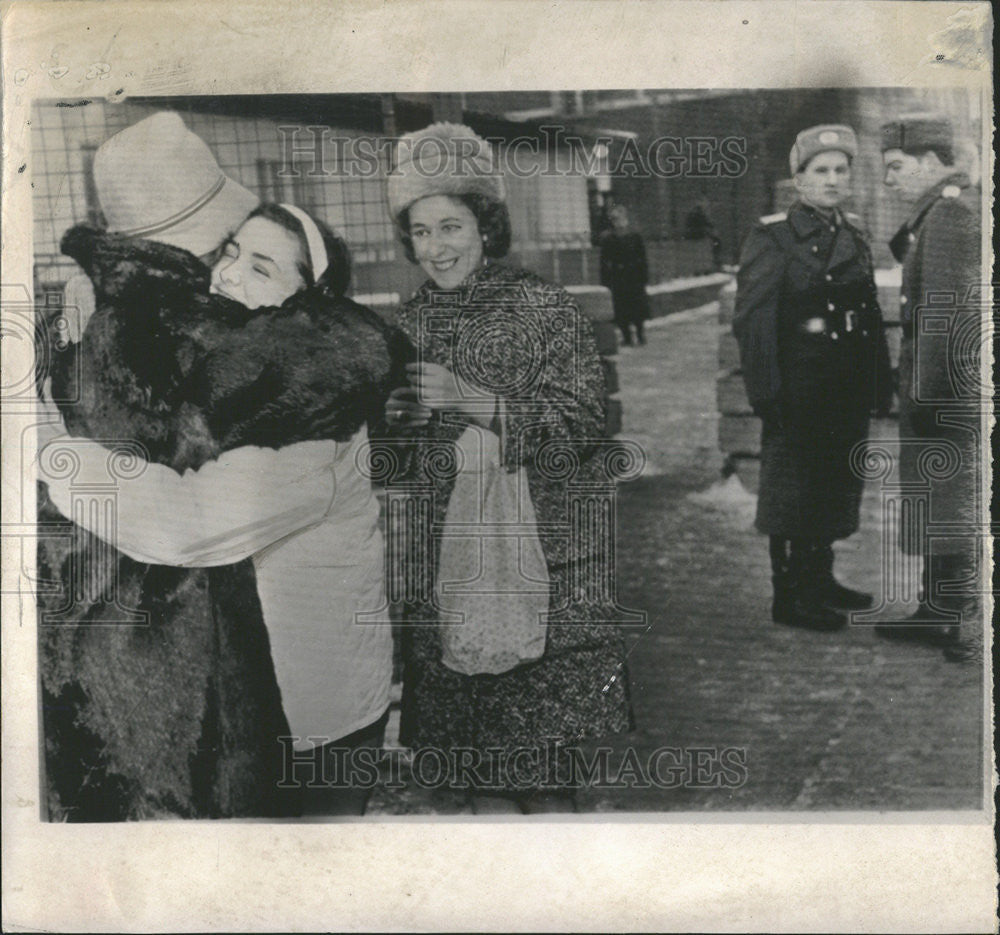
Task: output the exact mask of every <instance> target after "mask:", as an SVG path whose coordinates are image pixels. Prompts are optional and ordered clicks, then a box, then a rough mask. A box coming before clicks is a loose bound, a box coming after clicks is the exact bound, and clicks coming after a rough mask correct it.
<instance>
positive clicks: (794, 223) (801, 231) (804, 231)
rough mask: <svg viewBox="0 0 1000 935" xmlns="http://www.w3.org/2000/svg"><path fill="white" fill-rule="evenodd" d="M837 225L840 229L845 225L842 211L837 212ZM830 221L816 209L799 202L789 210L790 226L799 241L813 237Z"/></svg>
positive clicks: (835, 214) (835, 213)
mask: <svg viewBox="0 0 1000 935" xmlns="http://www.w3.org/2000/svg"><path fill="white" fill-rule="evenodd" d="M834 216H835V218H836V221H835V223H836V224H837V227H838V228H839V227H840V226H841V225H842V224H843V219H844V216H843V214H842V213H841V212H840V211H835V212H834ZM829 223H830V222H829V220H828V219H827V218H825V217H823V216H822V215H821V214H820V213H819V212H818V211H817V210H816V209H815V208H810V207H809V205H807V204H805V203H803V202H801V201H797V202H795V204H793V205H792V206H791V207H790V208H789V209H788V225H789V227H791V229H792V230H793V231H794V232H795V236H796V237H798V238H799V240H805V239H806V237H811V236H812V235H813V234H815V233H816V232H817V231H818V230H821V229H822V228H824V227H827V226H828V225H829Z"/></svg>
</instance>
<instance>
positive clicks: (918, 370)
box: [877, 115, 983, 662]
mask: <svg viewBox="0 0 1000 935" xmlns="http://www.w3.org/2000/svg"><path fill="white" fill-rule="evenodd" d="M953 136H954V134H953V129H952V126H951V123H950V122H949V121H948V120H947V119H946V118H944V117H940V116H936V115H911V116H907V117H903V118H901V119H899V120H897V121H894V122H892V123H889V124H886V125H885V126H884V127H883V128H882V158H883V162H884V164H885V184H886V186H887V187H888V188H890V189H891V190H892V191H894V192H895V193H896V194H897V195H898V196H899V197H900V199H901V200H902V201H904V202H907V203H909V204H911V205H912V206H913V209H912V212H911V214H910V216H909V217H908V218H907V220H906V223H905V224H904V225H903V226H902V227H901V228H900V230H899V232H898V233H897V234H896V235H895V237H893V239H892V241H891V242H890V248H891V249H892V252H893V255H894V256H895V257H896V259H897V260H899V261H900V262H901V263H902V264H903V280H902V287H901V290H900V304H901V313H900V321H901V323H902V332H903V337H902V343H901V346H900V355H899V438H900V480H901V481H902V483H904V484H908V483H909V484H919V485H921V486H924V487H927V486H928V485H929V499H928V507H929V510H928V514H929V516H928V519H929V520H930V521H931V522H933V523H935V524H947V525H949V526H950V527H951V529H952V535H950V536H946V537H945V536H939V537H936V538H935V543H934V548H933V550H932V549H931V548H930V543H929V538H928V536H927V534H926V530H925V529H921V528H919V527H918V526H917V525H916V524H915V521H914V518H913V517H909V516H907V514H905V513H904V514H903V517H904V520H910V521H909V522H904V524H903V527H902V529H901V541H900V546H901V548H902V549H903V551H904V552H908V553H909V554H911V555H912V554H917V555H921V556H923V560H924V593H923V596H922V600H921V602H920V606H919V608H918V609H917V611H916V613H914V614H913V615H912V616H911V617H909V618H907V619H905V620H901V621H897V622H894V623H888V624H883V625H881V626H879V627H878V628H877V632H878V633H879V634H880V635H882V636H888V637H895V638H902V639H915V640H919V641H924V642H929V643H931V644H934V645H939V646H942V647H943V648H944V654H945V657H946V658H947V659H949V660H951V661H955V662H962V661H967V660H970V659H976V658H978V657H979V656H980V654H981V651H982V635H981V633H980V632H979V630H978V626H977V624H978V621H979V619H980V617H981V612H982V611H981V606H980V602H979V600H978V597H977V593H976V592H977V590H978V587H979V585H978V584H977V583H976V582H977V581H978V577H979V568H978V564H979V563H978V561H977V550H978V545H979V538H978V532H977V528H976V523H977V520H978V513H977V510H976V504H977V502H978V496H977V493H978V492H977V489H976V487H977V485H976V481H977V477H978V473H977V472H978V469H979V464H980V457H979V450H978V449H979V441H980V434H979V415H980V400H979V398H978V387H979V386H980V383H979V379H978V374H979V361H978V355H977V354H975V353H973V355H972V358H970V359H968V360H963V359H962V356H961V355H962V353H963V351H965V352H968V351H969V349H970V348H971V349H973V350H974V351H978V347H979V345H980V341H981V339H980V334H981V332H982V326H983V321H982V316H981V313H980V312H979V310H978V308H976V307H971V308H968V307H963V306H964V305H965V303H966V301H967V297H968V296H970V290H975V289H976V287H978V286H979V284H980V282H981V281H982V259H981V246H980V236H981V217H980V195H979V192H978V191H977V190H976V189H974V188H972V187H971V186H970V184H969V177H968V175H967V174H966V173H965V172H963V171H959V169H958V168H957V166H956V165H955V154H956V148H955V143H954V139H953ZM972 294H974V293H972ZM925 314H926V315H927V317H928V320H927V321H926V325H927V327H922V322H923V321H924V320H925V319H924V316H925ZM942 316H947V319H948V321H947V329H946V331H945V332H944V333H942V331H941V328H940V324H939V323H940V322H941V320H942ZM931 318H932V319H933V321H931V320H929V319H931ZM963 375H964V376H967V377H968V376H971V377H972V379H971V381H970V380H963ZM949 453H951V455H949ZM942 457H943V458H944V459H945V460H951V457H953V458H954V460H955V467H956V471H955V472H954V473H953V474H951V476H945V475H948V474H949V472H948V471H947V470H946V471H936V470H935V468H934V465H933V461H934V459H935V458H938V459H940V458H942ZM935 475H936V476H935ZM956 585H957V587H958V588H959V590H958V591H956V590H955V588H956Z"/></svg>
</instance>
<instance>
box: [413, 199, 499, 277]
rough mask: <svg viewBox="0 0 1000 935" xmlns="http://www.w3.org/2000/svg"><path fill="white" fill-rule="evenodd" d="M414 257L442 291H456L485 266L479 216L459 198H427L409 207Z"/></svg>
mask: <svg viewBox="0 0 1000 935" xmlns="http://www.w3.org/2000/svg"><path fill="white" fill-rule="evenodd" d="M410 238H411V240H412V241H413V255H414V256H415V257H416V258H417V262H418V263H419V264H420V266H421V267H422V268H423V270H424V272H425V273H427V275H428V276H430V277H431V279H433V280H434V282H435V283H437V285H438V286H439V287H440V288H442V289H454V288H455V287H456V286H458V285H459V284H460V283H461V282H462V281H463V280H464V279H465V278H466V277H467V276H468V275H469V273H471V272H472V271H473V270H475V269H476V268H477V267H478V266H479V265H480V264H481V263H482V262H483V239H482V236H481V235H480V233H479V224H478V223H477V222H476V216H475V215H474V214H473V213H472V212H471V211H470V210H469V209H468V208H467V207H466V206H465V205H464V204H463V203H462V202H461V201H459V200H458V199H457V198H452V197H450V196H448V195H428V196H427V197H426V198H421V199H420V200H419V201H417V202H415V203H414V204H413V205H412V206H411V207H410Z"/></svg>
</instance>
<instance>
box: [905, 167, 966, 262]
mask: <svg viewBox="0 0 1000 935" xmlns="http://www.w3.org/2000/svg"><path fill="white" fill-rule="evenodd" d="M971 184H972V183H971V182H970V181H969V177H968V175H966V174H965V173H964V172H953V173H952V174H951V175H946V176H945V177H944V178H943V179H941V180H940V181H939V182H938V183H937V185H934V186H933V187H932V188H929V189H928V190H927V191H926V192H925V193H924V195H923V197H922V198H921V199H920V200H919V201H918V202H917V203H916V205H914V208H913V211H912V212H911V214H910V216H909V217H908V218H907V219H906V222H905V223H904V224H903V226H902V227H901V228H900V229H899V230H898V231H896V233H895V234H894V235H893V238H892V240H890V241H889V249H890V250H891V251H892V255H893V256H894V257H895V258H896V259H897V260H898V261H899V262H900V263H902V262H903V258H904V257H905V256H906V252H907V249H908V248H909V245H910V244H911V243H913V241H914V240H915V239H916V238H915V237H914V235H913V232H914V231H915V230H916V229H917V228H918V227H919V226H920V225H921V224H922V223H923V220H924V217H925V216H926V215H927V212H928V211H930V209H931V208H932V207H933V206H934V205H935V204H937V202H938V199H940V198H942V197H945V195H944V191H945V189H950V188H957V189H959V191H961V190H962V189H965V188H968V187H969V185H971ZM948 197H954V196H953V195H952V194H951V192H949V193H948Z"/></svg>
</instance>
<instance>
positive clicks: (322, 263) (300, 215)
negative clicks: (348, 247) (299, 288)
mask: <svg viewBox="0 0 1000 935" xmlns="http://www.w3.org/2000/svg"><path fill="white" fill-rule="evenodd" d="M280 207H282V208H283V209H284V210H285V211H287V212H288V213H289V214H290V215H291V216H292V217H293V218H295V220H297V221H298V222H299V223H300V224H301V225H302V231H303V233H305V235H306V243H307V244H308V245H309V265H310V266H311V267H312V274H313V282H319V277H320V276H322V275H323V274H324V273H325V272H326V268H327V266H329V265H330V260H329V258H328V257H327V255H326V247H325V246H324V245H323V235H322V234H321V233H320V232H319V228H318V227H317V226H316V222H315V221H314V220H313V219H312V218H311V217H309V215H308V214H307V213H306V212H305V211H303V210H302V209H301V208H296V207H295V205H286V204H282V205H281V206H280Z"/></svg>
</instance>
